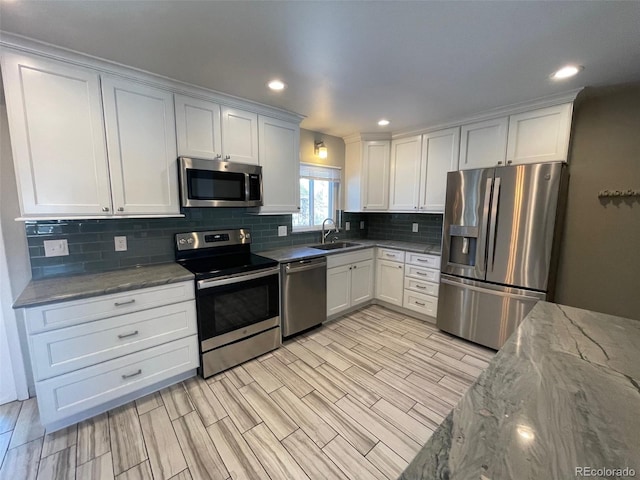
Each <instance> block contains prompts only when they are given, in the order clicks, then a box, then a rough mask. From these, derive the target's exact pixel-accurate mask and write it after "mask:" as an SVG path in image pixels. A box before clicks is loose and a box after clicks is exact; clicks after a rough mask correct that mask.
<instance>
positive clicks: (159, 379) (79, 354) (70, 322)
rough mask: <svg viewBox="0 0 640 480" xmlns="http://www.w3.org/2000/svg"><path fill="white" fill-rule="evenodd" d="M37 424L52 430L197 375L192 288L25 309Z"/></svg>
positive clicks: (176, 286)
mask: <svg viewBox="0 0 640 480" xmlns="http://www.w3.org/2000/svg"><path fill="white" fill-rule="evenodd" d="M25 318H26V324H27V332H28V343H29V353H30V356H31V364H32V366H33V373H34V379H35V382H36V383H35V387H36V394H37V398H38V408H39V411H40V419H41V422H42V424H43V425H44V426H45V427H47V428H48V429H51V430H56V429H58V428H62V427H64V426H66V425H70V424H72V423H76V422H78V421H80V420H83V419H84V418H88V417H90V416H93V415H96V414H98V413H100V412H101V411H105V410H108V409H110V408H113V407H114V406H116V405H117V404H118V403H119V402H120V403H121V402H122V401H127V400H130V399H131V398H132V397H135V396H136V392H140V393H139V395H142V394H145V393H148V391H149V389H153V388H154V387H157V388H162V387H164V386H166V385H169V384H171V383H173V382H174V381H177V380H180V379H182V378H186V377H188V376H190V375H192V374H193V373H195V369H196V368H197V367H198V362H199V356H198V339H197V323H196V311H195V300H194V286H193V282H191V281H188V282H181V283H176V284H170V285H162V286H159V287H150V288H146V289H139V290H134V291H131V292H122V293H118V294H113V295H104V296H100V297H94V298H87V299H82V300H75V301H70V302H61V303H57V304H51V305H45V306H42V307H33V308H27V309H26V312H25Z"/></svg>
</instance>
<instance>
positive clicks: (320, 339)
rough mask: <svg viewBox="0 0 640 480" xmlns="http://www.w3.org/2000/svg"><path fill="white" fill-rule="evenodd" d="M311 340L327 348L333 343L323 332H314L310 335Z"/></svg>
mask: <svg viewBox="0 0 640 480" xmlns="http://www.w3.org/2000/svg"><path fill="white" fill-rule="evenodd" d="M309 340H313V341H315V342H316V343H319V344H320V345H322V346H323V347H326V346H327V345H329V344H330V343H331V341H332V340H331V339H330V338H329V337H327V336H326V335H324V334H323V330H319V331H315V332H313V334H311V335H309Z"/></svg>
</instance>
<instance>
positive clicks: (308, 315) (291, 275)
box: [280, 257, 327, 337]
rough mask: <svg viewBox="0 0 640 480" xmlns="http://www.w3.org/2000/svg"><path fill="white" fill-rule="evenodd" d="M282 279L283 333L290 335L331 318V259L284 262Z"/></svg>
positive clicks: (281, 310)
mask: <svg viewBox="0 0 640 480" xmlns="http://www.w3.org/2000/svg"><path fill="white" fill-rule="evenodd" d="M280 268H281V269H282V270H281V272H280V273H281V275H280V278H281V279H282V306H281V309H280V316H281V317H282V336H283V337H289V336H291V335H295V334H296V333H298V332H301V331H303V330H306V329H308V328H311V327H314V326H316V325H320V324H321V323H322V322H324V321H325V320H326V319H327V259H326V258H324V257H321V258H312V259H309V260H300V261H296V262H290V263H284V264H282V265H281V266H280Z"/></svg>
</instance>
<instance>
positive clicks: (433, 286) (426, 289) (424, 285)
mask: <svg viewBox="0 0 640 480" xmlns="http://www.w3.org/2000/svg"><path fill="white" fill-rule="evenodd" d="M404 288H405V290H412V291H414V292H418V293H424V294H425V295H431V296H432V297H437V296H438V284H437V283H431V282H423V281H422V280H416V279H413V278H409V277H405V279H404Z"/></svg>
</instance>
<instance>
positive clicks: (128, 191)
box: [102, 76, 180, 215]
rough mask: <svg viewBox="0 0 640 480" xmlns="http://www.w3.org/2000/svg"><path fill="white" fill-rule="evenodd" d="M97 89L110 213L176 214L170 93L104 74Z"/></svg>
mask: <svg viewBox="0 0 640 480" xmlns="http://www.w3.org/2000/svg"><path fill="white" fill-rule="evenodd" d="M102 93H103V98H104V113H105V125H106V131H107V148H108V152H109V166H110V171H111V185H112V190H113V203H114V205H113V206H114V208H115V209H116V214H118V215H171V214H179V213H180V204H179V200H178V165H177V156H178V153H177V150H176V125H175V115H174V109H173V94H172V93H171V92H169V91H166V90H161V89H159V88H154V87H149V86H147V85H143V84H140V83H137V82H132V81H129V80H124V79H119V78H115V77H110V76H104V77H103V78H102Z"/></svg>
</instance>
